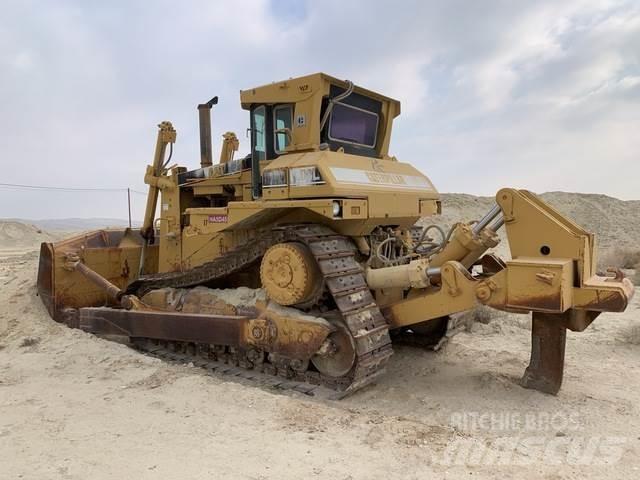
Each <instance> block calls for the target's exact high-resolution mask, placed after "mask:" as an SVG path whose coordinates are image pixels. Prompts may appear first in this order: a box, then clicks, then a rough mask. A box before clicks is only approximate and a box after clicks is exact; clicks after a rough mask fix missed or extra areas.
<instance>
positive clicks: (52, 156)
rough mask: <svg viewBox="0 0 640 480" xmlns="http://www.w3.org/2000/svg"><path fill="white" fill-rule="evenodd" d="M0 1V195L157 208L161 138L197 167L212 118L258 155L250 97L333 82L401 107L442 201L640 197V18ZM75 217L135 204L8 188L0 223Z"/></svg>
mask: <svg viewBox="0 0 640 480" xmlns="http://www.w3.org/2000/svg"><path fill="white" fill-rule="evenodd" d="M1 3H2V5H1V7H2V12H3V14H2V16H1V17H0V105H2V113H3V115H1V116H0V152H1V155H0V167H1V169H2V175H1V178H2V180H0V182H4V183H27V184H36V185H38V184H40V185H60V186H74V187H82V186H90V187H97V186H99V187H107V188H111V187H114V188H120V187H127V186H130V187H132V188H135V189H137V190H145V187H144V185H143V183H142V177H143V174H144V168H145V165H146V164H147V163H149V162H150V161H151V156H152V153H153V145H154V142H155V132H156V125H157V123H159V122H160V121H162V120H171V121H172V122H173V123H174V125H175V127H176V128H177V130H178V143H177V144H176V149H175V155H174V159H175V160H176V161H178V162H179V163H180V164H183V165H186V166H190V167H195V166H196V165H197V163H198V158H199V156H198V132H197V116H196V105H197V104H198V103H200V102H203V101H205V100H208V99H209V98H211V97H212V96H213V95H218V96H219V97H220V103H219V105H218V106H217V107H215V110H214V112H213V131H214V148H215V149H216V150H217V149H218V148H219V146H220V139H221V135H222V133H223V132H225V131H227V130H233V131H235V132H237V133H238V136H239V137H240V139H241V150H243V151H246V150H247V148H248V145H247V141H246V139H245V136H244V132H245V130H246V127H247V114H246V112H244V111H242V110H241V109H240V105H239V95H238V92H239V90H240V89H245V88H248V87H251V86H255V85H260V84H264V83H267V82H271V81H275V80H280V79H284V78H288V77H292V76H298V75H302V74H307V73H311V72H316V71H325V72H327V73H329V74H331V75H334V76H337V77H340V78H348V79H350V80H353V81H354V82H355V83H357V84H360V85H363V86H365V87H367V88H370V89H373V90H378V91H380V92H382V93H385V94H388V95H390V96H393V97H395V98H398V99H399V100H401V101H402V115H401V116H400V117H399V118H398V120H397V122H396V125H395V127H394V137H393V140H392V145H391V150H392V153H393V154H394V155H396V156H397V157H398V158H399V159H400V160H402V161H407V162H411V163H413V164H415V165H416V166H417V167H418V168H420V169H421V170H422V171H423V172H424V173H425V174H427V175H428V176H429V177H430V178H431V179H432V181H433V182H434V183H435V185H436V187H438V188H439V190H440V191H443V192H466V193H472V194H480V195H492V194H493V193H495V191H497V190H498V189H499V188H500V187H502V186H515V187H521V188H529V189H531V190H534V191H538V192H543V191H550V190H564V191H581V192H598V193H605V194H608V195H612V196H616V197H619V198H623V199H638V198H640V192H639V188H638V185H639V182H638V178H640V158H639V156H640V155H639V154H640V135H639V134H638V125H639V120H640V5H639V4H638V2H624V1H620V2H618V1H582V0H566V1H562V2H558V1H536V2H514V1H482V2H475V1H460V0H452V1H447V2H438V1H394V2H382V1H379V2H371V1H365V0H353V1H349V2H345V1H334V0H325V1H309V2H305V1H300V2H298V1H293V0H286V1H277V0H271V1H266V0H265V1H263V0H247V1H242V0H236V1H233V2H224V1H216V2H212V1H204V0H203V1H185V2H179V3H178V2H169V1H163V0H160V1H155V2H153V4H150V3H149V2H145V1H141V0H139V1H110V2H86V1H28V0H27V1H25V0H22V1H13V0H2V2H1ZM143 203H144V197H141V196H134V216H139V215H140V213H141V211H142V208H143ZM69 216H115V217H124V216H126V202H125V197H124V196H123V195H110V194H99V193H91V194H89V193H84V194H77V193H57V192H54V193H44V192H32V191H31V192H24V191H16V190H8V189H2V188H0V217H24V218H42V217H69Z"/></svg>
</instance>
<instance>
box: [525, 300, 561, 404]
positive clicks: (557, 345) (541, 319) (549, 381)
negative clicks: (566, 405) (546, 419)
mask: <svg viewBox="0 0 640 480" xmlns="http://www.w3.org/2000/svg"><path fill="white" fill-rule="evenodd" d="M565 316H566V315H565V314H553V313H541V312H533V316H532V323H531V359H530V361H529V366H528V367H527V369H526V370H525V372H524V375H523V377H522V381H521V384H522V386H523V387H525V388H532V389H534V390H539V391H541V392H544V393H549V394H551V395H556V394H557V393H558V391H559V390H560V387H561V385H562V375H563V372H564V349H565V345H566V342H567V328H566V326H565Z"/></svg>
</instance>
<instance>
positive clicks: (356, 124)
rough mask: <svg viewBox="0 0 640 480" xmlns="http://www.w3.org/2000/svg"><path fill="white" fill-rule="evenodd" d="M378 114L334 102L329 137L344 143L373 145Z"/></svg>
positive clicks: (374, 143)
mask: <svg viewBox="0 0 640 480" xmlns="http://www.w3.org/2000/svg"><path fill="white" fill-rule="evenodd" d="M377 131H378V115H376V114H375V113H373V112H369V111H367V110H363V109H361V108H358V107H353V106H351V105H346V104H344V103H336V104H335V105H334V106H333V110H332V112H331V121H330V123H329V138H330V139H331V140H336V141H339V142H344V143H353V144H356V145H362V146H365V147H375V145H376V133H377Z"/></svg>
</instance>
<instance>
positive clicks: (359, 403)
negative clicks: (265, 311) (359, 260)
mask: <svg viewBox="0 0 640 480" xmlns="http://www.w3.org/2000/svg"><path fill="white" fill-rule="evenodd" d="M36 268H37V253H36V252H35V251H19V250H17V249H13V250H11V251H6V250H5V251H2V252H0V305H2V310H0V312H1V314H0V478H1V479H5V478H6V479H14V478H25V479H43V478H46V479H49V478H52V479H58V478H59V479H87V478H92V479H103V478H104V479H109V478H118V479H122V478H138V479H142V478H223V477H224V478H234V479H235V478H240V479H272V478H273V479H280V478H292V479H293V478H295V479H299V478H332V479H340V480H342V479H361V478H362V479H365V478H366V479H376V478H415V479H423V478H433V477H435V478H460V477H463V476H464V477H467V478H547V479H559V478H576V479H578V478H629V479H631V478H638V476H639V475H640V459H639V458H638V455H639V453H640V428H639V427H640V421H639V420H638V418H639V413H640V408H639V406H638V399H640V368H639V365H640V362H639V361H640V322H639V320H640V311H639V310H638V308H639V306H640V303H639V302H638V299H637V297H636V299H634V303H633V304H632V305H631V306H630V308H629V309H628V311H627V312H626V313H624V314H617V315H614V314H606V315H602V316H601V317H600V318H599V319H598V320H597V321H596V323H595V324H593V325H592V326H591V327H590V328H589V329H588V330H587V331H586V332H583V333H580V334H577V333H570V334H569V339H568V345H567V366H566V371H565V382H564V386H563V389H562V391H561V393H560V394H559V395H558V396H557V397H553V396H548V395H544V394H541V393H538V392H536V391H531V390H525V389H523V388H521V387H520V386H519V385H518V384H517V382H518V378H519V376H520V375H521V374H522V372H523V370H524V368H525V367H526V365H527V362H528V355H529V334H530V333H529V330H528V328H529V319H528V317H527V316H513V315H512V316H508V315H502V316H499V317H497V318H495V319H493V320H492V321H491V322H490V323H488V324H481V323H477V324H474V325H473V328H472V331H471V332H463V333H460V334H458V335H456V336H455V337H453V338H452V339H451V341H450V342H449V343H448V344H447V345H446V347H445V348H444V349H442V350H441V351H439V352H433V351H424V350H420V349H415V348H409V347H404V348H397V349H396V354H395V355H394V357H393V358H392V360H391V363H390V366H389V368H388V373H387V375H386V376H385V377H384V378H383V379H382V380H381V381H380V382H379V383H378V384H377V385H375V386H372V387H369V388H367V389H365V390H363V391H361V392H358V393H356V394H354V395H353V396H351V397H349V398H347V399H345V400H342V401H339V402H331V401H318V400H313V399H309V398H305V397H302V396H292V395H290V394H280V393H277V392H270V391H267V390H262V389H258V388H252V387H248V386H245V385H240V384H237V383H232V382H231V381H229V380H228V379H226V378H224V377H216V376H213V377H212V376H208V375H206V374H204V373H203V372H202V371H200V370H199V369H197V368H193V367H191V368H190V367H188V366H178V365H169V364H166V363H164V362H162V361H160V360H158V359H154V358H149V357H147V356H144V355H142V354H140V353H137V352H135V351H133V350H131V349H129V348H128V347H127V346H125V345H122V344H118V343H114V342H109V341H107V340H103V339H100V338H96V337H94V336H91V335H89V334H85V333H84V332H81V331H77V330H71V329H68V328H66V327H64V326H61V325H58V324H56V323H54V322H53V321H52V320H50V319H49V317H48V316H47V313H46V311H45V309H44V308H43V306H42V305H41V303H40V300H39V298H38V297H37V296H36V291H35V275H36Z"/></svg>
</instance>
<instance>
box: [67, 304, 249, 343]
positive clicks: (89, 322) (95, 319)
mask: <svg viewBox="0 0 640 480" xmlns="http://www.w3.org/2000/svg"><path fill="white" fill-rule="evenodd" d="M248 321H249V318H248V317H244V316H234V315H209V314H197V313H185V312H160V311H136V310H124V309H115V308H107V307H93V308H92V307H89V308H81V309H80V310H79V328H80V329H82V330H84V331H86V332H90V333H100V334H114V335H117V334H120V335H126V336H128V337H134V338H153V339H157V340H175V341H179V342H198V343H211V344H222V345H229V346H240V345H241V344H242V343H243V341H242V333H243V331H244V330H243V329H244V328H245V326H246V324H247V322H248Z"/></svg>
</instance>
